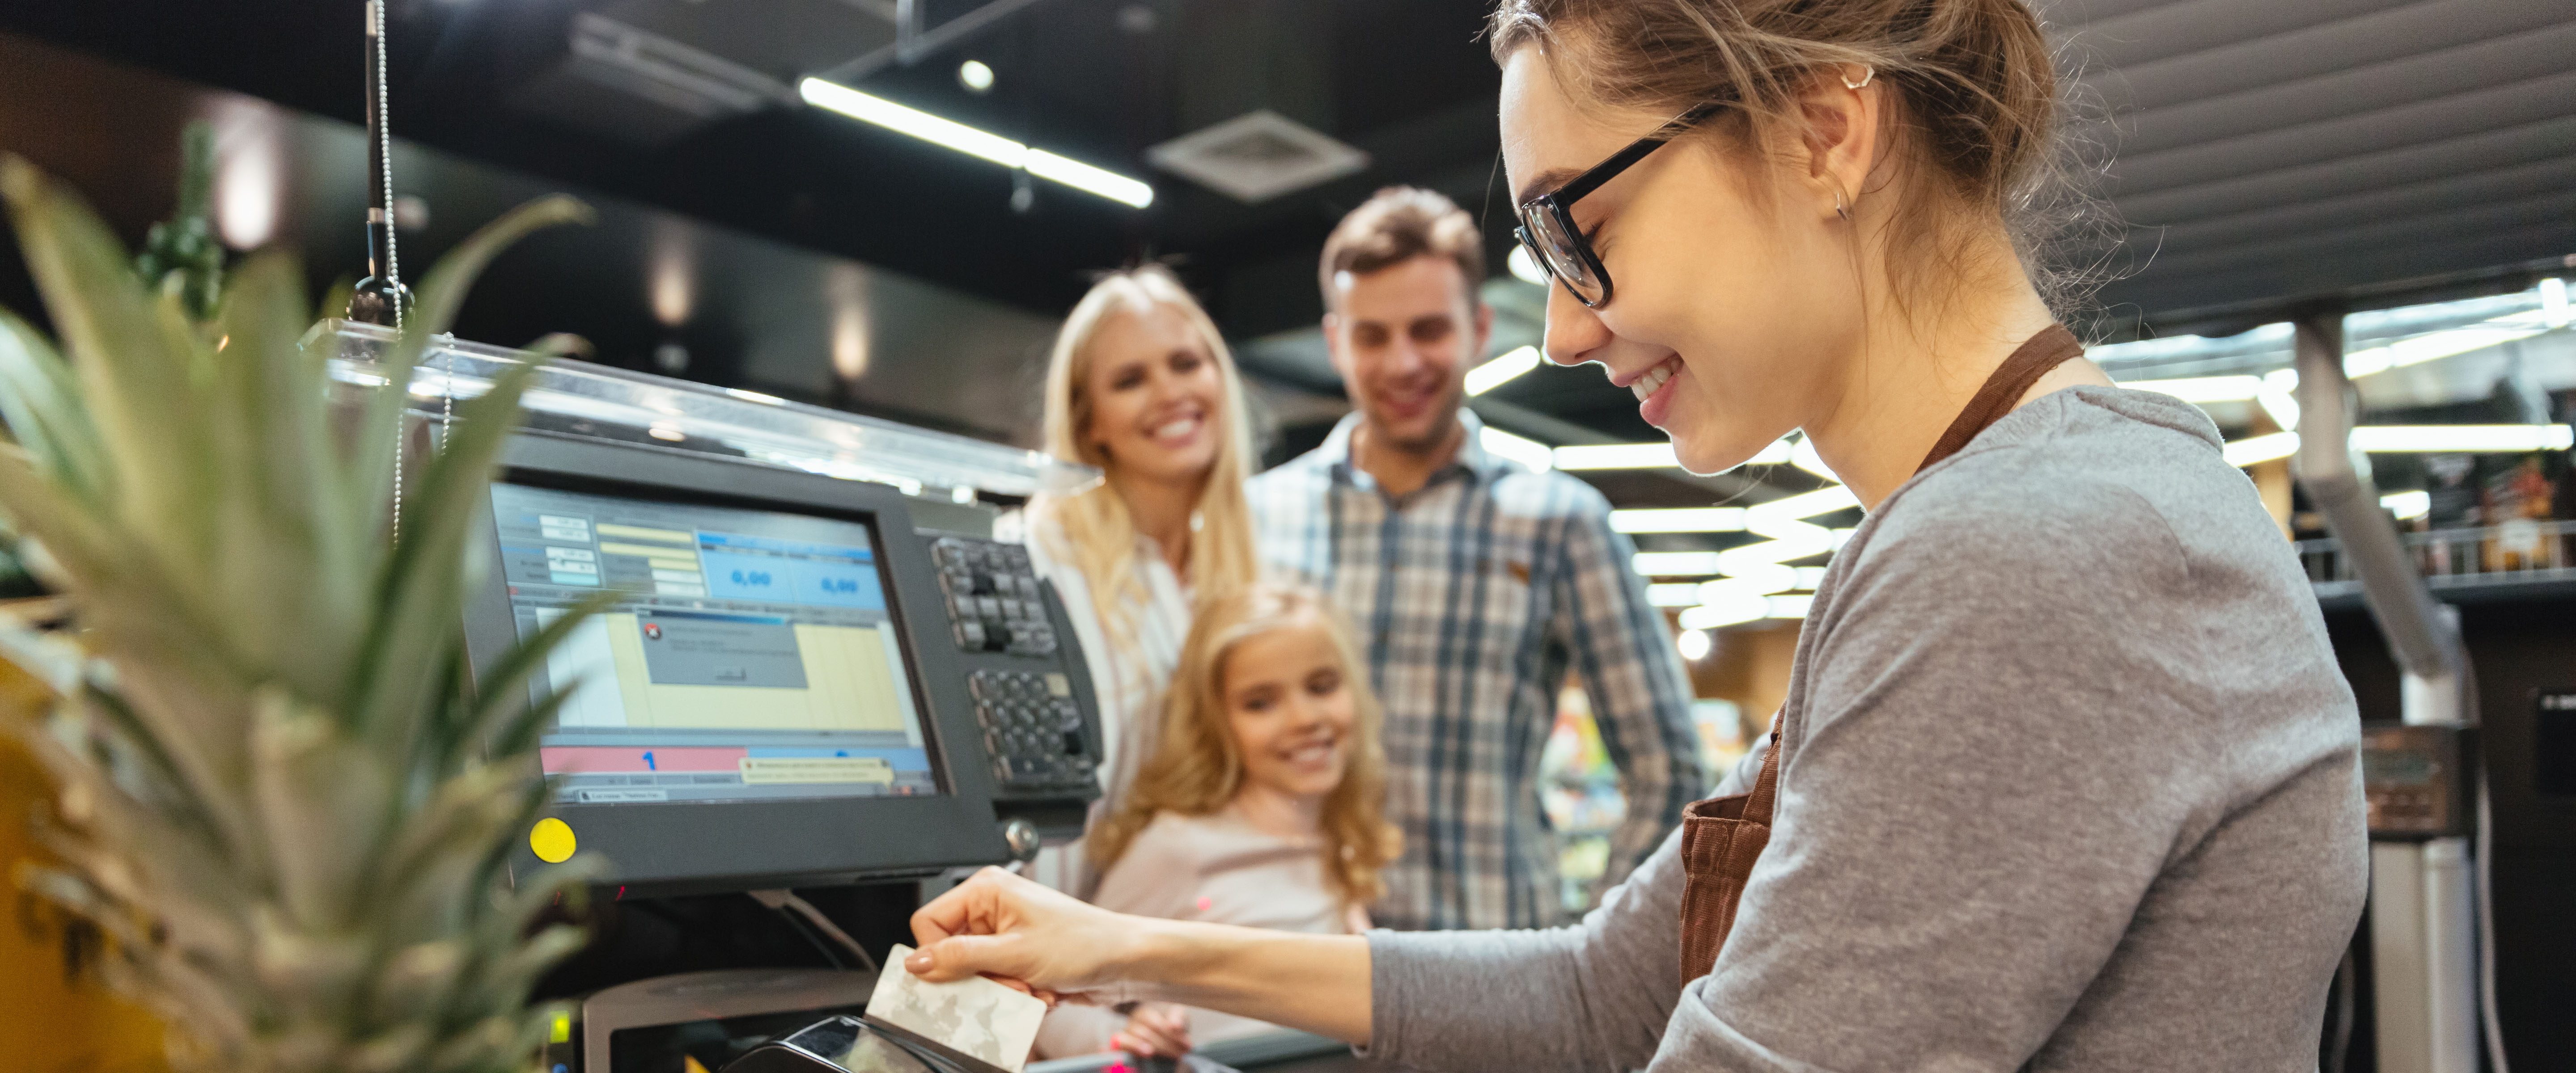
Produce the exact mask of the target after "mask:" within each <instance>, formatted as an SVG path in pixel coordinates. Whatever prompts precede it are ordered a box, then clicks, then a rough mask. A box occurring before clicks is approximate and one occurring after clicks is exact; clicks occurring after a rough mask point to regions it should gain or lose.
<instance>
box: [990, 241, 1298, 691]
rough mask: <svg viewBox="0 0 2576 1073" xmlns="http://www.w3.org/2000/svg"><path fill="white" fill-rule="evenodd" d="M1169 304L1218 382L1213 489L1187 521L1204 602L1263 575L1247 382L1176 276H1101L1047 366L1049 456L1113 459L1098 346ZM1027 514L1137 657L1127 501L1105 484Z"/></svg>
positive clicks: (1156, 272) (1094, 461)
mask: <svg viewBox="0 0 2576 1073" xmlns="http://www.w3.org/2000/svg"><path fill="white" fill-rule="evenodd" d="M1158 305H1159V306H1164V307H1167V308H1170V309H1173V310H1176V311H1178V312H1179V313H1180V314H1181V316H1182V317H1183V318H1184V319H1186V320H1188V321H1189V324H1190V327H1191V328H1192V329H1193V330H1194V331H1195V332H1196V334H1197V335H1198V337H1199V339H1200V341H1201V342H1202V343H1203V344H1204V345H1205V346H1206V347H1207V352H1208V358H1209V360H1211V361H1214V362H1215V363H1216V369H1217V378H1218V380H1219V382H1220V384H1221V385H1222V387H1221V391H1220V394H1221V396H1222V397H1221V398H1220V399H1219V401H1218V413H1217V414H1216V421H1215V423H1216V433H1217V451H1216V461H1215V464H1214V465H1212V466H1210V467H1209V470H1208V475H1207V485H1206V486H1205V487H1204V488H1202V489H1200V490H1199V497H1198V507H1197V510H1196V511H1195V512H1194V514H1193V517H1192V518H1191V528H1192V529H1193V532H1192V533H1191V535H1190V551H1189V569H1188V576H1187V578H1186V579H1185V580H1187V581H1188V582H1189V584H1190V586H1191V587H1192V589H1194V590H1195V592H1196V595H1197V596H1198V597H1200V598H1207V597H1211V596H1215V595H1221V594H1223V593H1224V592H1227V591H1229V590H1232V589H1236V588H1240V587H1242V586H1244V585H1247V584H1250V583H1251V581H1252V579H1253V576H1254V574H1255V572H1256V571H1257V570H1258V569H1259V565H1258V563H1257V561H1256V560H1255V559H1254V557H1253V549H1252V539H1253V538H1252V508H1251V507H1250V505H1249V504H1248V503H1247V501H1246V500H1245V498H1244V494H1243V482H1244V480H1245V479H1246V478H1249V477H1250V476H1251V475H1252V471H1251V466H1252V457H1253V450H1252V421H1251V414H1250V412H1249V411H1248V410H1247V409H1246V408H1245V406H1244V401H1243V378H1242V377H1241V376H1240V375H1239V374H1237V373H1236V372H1235V368H1234V355H1233V354H1232V353H1231V352H1230V351H1228V350H1227V349H1226V346H1225V337H1224V336H1223V335H1222V334H1220V333H1218V331H1217V329H1216V322H1214V321H1212V320H1209V319H1208V315H1207V311H1206V310H1203V309H1201V308H1199V303H1198V301H1197V300H1196V299H1193V298H1191V297H1190V292H1189V291H1188V289H1186V288H1184V287H1182V286H1181V281H1180V279H1179V278H1178V277H1175V276H1174V275H1172V273H1171V270H1169V269H1166V268H1164V267H1163V266H1161V265H1152V264H1149V265H1142V266H1139V267H1136V268H1130V269H1127V270H1124V271H1120V272H1112V273H1110V274H1108V275H1105V276H1102V277H1101V278H1100V281H1099V282H1097V283H1094V284H1092V286H1091V291H1090V293H1088V294H1085V295H1083V296H1082V301H1080V302H1077V303H1075V304H1074V307H1073V312H1072V313H1070V314H1067V315H1066V316H1065V319H1064V327H1063V328H1062V329H1060V330H1058V331H1057V332H1056V337H1055V352H1054V354H1053V355H1052V356H1051V357H1050V358H1049V359H1048V362H1047V377H1046V427H1045V435H1046V449H1047V453H1048V454H1051V455H1054V456H1055V457H1057V458H1060V459H1063V460H1065V461H1067V462H1079V463H1082V464H1084V465H1088V466H1098V467H1101V468H1103V469H1107V468H1108V467H1109V465H1110V460H1109V459H1108V458H1106V457H1104V456H1103V455H1102V454H1101V451H1100V449H1099V447H1098V446H1097V445H1096V444H1095V443H1094V442H1092V439H1091V435H1090V433H1091V416H1092V407H1093V400H1092V398H1091V393H1090V390H1089V385H1090V381H1091V365H1092V360H1093V354H1092V349H1093V348H1092V341H1093V339H1094V338H1095V337H1096V336H1098V335H1099V333H1100V326H1101V325H1102V324H1105V323H1107V322H1108V320H1109V318H1110V316H1111V315H1112V314H1116V313H1119V312H1124V311H1134V310H1143V309H1148V308H1151V307H1154V306H1158ZM1029 511H1030V514H1031V515H1032V516H1033V517H1034V518H1035V519H1037V520H1039V521H1043V522H1051V523H1053V524H1052V525H1051V526H1050V525H1041V526H1037V527H1033V529H1032V530H1031V531H1032V533H1034V534H1036V535H1037V538H1038V539H1041V540H1045V541H1047V542H1048V549H1047V550H1048V551H1050V552H1052V553H1054V554H1055V555H1056V557H1057V558H1059V559H1062V560H1063V561H1065V562H1069V563H1071V564H1073V567H1074V568H1075V569H1077V570H1080V571H1082V576H1083V578H1084V580H1086V581H1088V582H1090V584H1091V602H1092V606H1093V608H1094V610H1096V611H1097V612H1098V613H1099V616H1100V624H1101V627H1102V629H1103V631H1104V632H1105V633H1106V634H1107V635H1108V637H1109V642H1110V645H1111V647H1112V649H1113V650H1114V651H1113V652H1112V655H1113V656H1114V655H1119V654H1121V653H1126V654H1131V655H1132V649H1133V647H1134V645H1135V643H1136V642H1135V638H1136V626H1135V623H1134V621H1133V614H1134V612H1133V609H1134V608H1136V607H1138V606H1141V605H1143V604H1144V603H1146V602H1147V597H1146V593H1145V583H1144V579H1142V578H1139V577H1137V576H1136V567H1135V559H1136V523H1135V519H1134V518H1132V517H1131V516H1129V514H1128V513H1127V503H1126V501H1125V500H1123V499H1120V498H1119V496H1118V491H1117V489H1115V488H1112V487H1110V486H1109V485H1108V484H1107V483H1105V482H1104V483H1102V484H1099V485H1095V486H1093V487H1092V488H1090V489H1088V490H1085V491H1083V492H1080V493H1076V494H1074V495H1070V496H1053V495H1045V496H1039V497H1037V499H1036V500H1034V501H1033V502H1031V503H1030V504H1029Z"/></svg>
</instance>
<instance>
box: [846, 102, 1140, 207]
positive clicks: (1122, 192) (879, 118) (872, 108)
mask: <svg viewBox="0 0 2576 1073" xmlns="http://www.w3.org/2000/svg"><path fill="white" fill-rule="evenodd" d="M796 93H797V95H798V96H800V97H803V98H804V99H805V103H807V104H810V105H813V106H815V107H817V108H822V109H825V110H827V111H833V112H839V113H840V114H842V115H845V116H848V117H850V118H852V119H856V120H859V121H861V122H865V123H874V124H876V125H878V126H880V127H884V128H886V129H887V130H891V131H894V132H896V133H898V134H909V135H911V136H913V137H915V138H919V139H921V140H923V141H925V142H929V143H931V144H932V145H936V146H940V147H942V148H946V149H954V150H956V151H958V152H960V153H964V154H966V155H968V156H975V157H982V158H984V159H986V160H990V161H992V162H993V163H996V164H1000V165H1002V166H1003V167H1006V168H1022V169H1025V170H1027V171H1028V173H1029V174H1031V175H1035V176H1037V177H1038V178H1041V179H1047V180H1050V181H1053V182H1059V183H1063V184H1064V185H1066V186H1070V187H1072V188H1074V189H1076V190H1080V191H1083V192H1084V193H1088V194H1098V195H1100V196H1101V197H1105V198H1108V199H1109V200H1111V201H1116V202H1120V203H1122V204H1126V205H1132V206H1134V207H1136V208H1140V209H1141V208H1144V207H1146V206H1148V205H1151V204H1153V203H1154V188H1153V187H1151V186H1148V185H1146V184H1145V183H1143V182H1140V181H1138V180H1135V179H1130V178H1128V177H1126V176H1124V175H1120V174H1118V173H1116V172H1113V171H1109V170H1107V169H1104V168H1096V167H1093V166H1091V165H1089V164H1085V163H1083V162H1081V161H1079V160H1074V159H1071V158H1069V157H1063V156H1058V155H1056V154H1054V153H1050V152H1047V151H1046V150H1044V149H1033V148H1030V147H1028V146H1025V145H1022V144H1020V143H1018V142H1015V141H1012V140H1010V139H1009V138H1005V137H1002V136H1001V135H999V134H993V133H989V132H986V131H981V130H977V129H975V128H973V127H970V126H967V125H966V124H964V123H960V122H957V121H956V120H953V119H942V118H940V117H938V116H935V115H932V114H930V113H928V112H924V111H922V110H920V109H918V108H908V107H905V106H903V105H900V104H896V103H894V102H893V101H889V100H887V99H885V98H883V97H878V96H874V95H872V94H866V93H861V92H859V91H858V90H855V89H851V88H850V87H848V86H844V85H841V84H839V83H835V82H826V81H824V80H822V79H820V78H807V79H805V80H804V81H801V82H798V83H797V84H796Z"/></svg>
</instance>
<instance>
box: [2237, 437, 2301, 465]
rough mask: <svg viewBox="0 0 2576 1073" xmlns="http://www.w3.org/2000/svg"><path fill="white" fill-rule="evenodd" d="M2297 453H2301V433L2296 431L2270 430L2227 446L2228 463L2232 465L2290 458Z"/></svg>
mask: <svg viewBox="0 0 2576 1073" xmlns="http://www.w3.org/2000/svg"><path fill="white" fill-rule="evenodd" d="M2297 453H2299V434H2298V433H2296V432H2268V433H2265V434H2263V435H2260V436H2248V437H2246V438H2244V439H2241V440H2236V441H2234V442H2231V443H2229V444H2228V445H2227V446H2226V448H2225V454H2226V457H2227V464H2228V465H2231V466H2251V465H2253V464H2255V463H2257V462H2270V461H2272V460H2273V459H2276V458H2288V457H2290V456H2291V455H2294V454H2297Z"/></svg>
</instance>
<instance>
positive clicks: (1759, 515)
mask: <svg viewBox="0 0 2576 1073" xmlns="http://www.w3.org/2000/svg"><path fill="white" fill-rule="evenodd" d="M1859 505H1860V497H1859V496H1856V495H1853V494H1852V490H1851V488H1850V486H1848V485H1840V484H1837V485H1834V486H1832V487H1830V488H1819V489H1816V490H1815V491H1812V492H1801V493H1799V494H1797V495H1793V496H1790V497H1788V498H1786V499H1774V500H1772V501H1770V502H1768V503H1756V504H1754V505H1753V506H1751V507H1748V508H1746V509H1745V519H1746V522H1747V525H1748V527H1750V523H1751V522H1753V521H1754V520H1757V519H1763V518H1777V519H1782V520H1791V521H1794V520H1796V519H1799V518H1813V517H1815V516H1816V515H1819V514H1831V513H1833V512H1835V511H1838V510H1849V509H1851V508H1853V507H1857V506H1859ZM1754 532H1757V533H1759V532H1762V531H1761V530H1759V529H1756V530H1754ZM1763 535H1764V536H1775V535H1777V534H1773V533H1763Z"/></svg>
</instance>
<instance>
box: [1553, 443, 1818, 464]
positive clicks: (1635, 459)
mask: <svg viewBox="0 0 2576 1073" xmlns="http://www.w3.org/2000/svg"><path fill="white" fill-rule="evenodd" d="M1789 451H1790V446H1789V441H1788V440H1785V439H1780V440H1773V441H1771V444H1770V446H1767V447H1764V448H1763V449H1762V450H1761V451H1760V452H1759V453H1756V454H1755V455H1754V456H1753V457H1751V458H1748V459H1745V460H1744V462H1743V464H1744V465H1748V466H1768V465H1776V464H1778V463H1781V462H1786V461H1788V460H1789ZM1681 464H1682V463H1681V460H1680V459H1679V458H1677V457H1675V456H1674V454H1673V445H1672V443H1671V442H1670V441H1666V442H1662V443H1584V444H1574V445H1571V446H1566V447H1559V448H1557V449H1556V468H1558V469H1569V470H1571V469H1679V468H1681Z"/></svg>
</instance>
